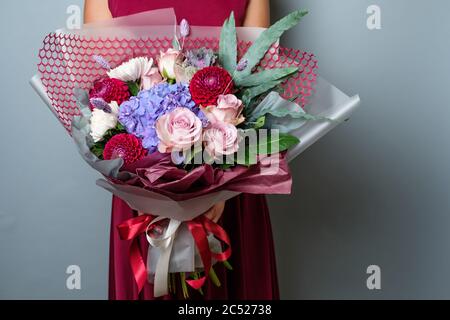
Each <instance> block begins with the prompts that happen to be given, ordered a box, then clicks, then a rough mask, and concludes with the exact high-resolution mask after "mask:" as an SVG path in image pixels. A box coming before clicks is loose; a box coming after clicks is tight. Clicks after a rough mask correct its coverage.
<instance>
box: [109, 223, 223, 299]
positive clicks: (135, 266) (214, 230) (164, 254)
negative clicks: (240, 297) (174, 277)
mask: <svg viewBox="0 0 450 320" xmlns="http://www.w3.org/2000/svg"><path fill="white" fill-rule="evenodd" d="M163 220H166V218H162V217H159V218H155V217H154V216H152V215H148V214H144V215H141V216H138V217H135V218H132V219H129V220H127V221H125V222H124V223H122V224H120V225H118V226H117V229H118V231H119V236H120V239H122V240H131V241H132V243H131V246H130V264H131V268H132V271H133V275H134V279H135V281H136V284H137V287H138V292H141V291H142V289H143V288H144V286H145V283H146V281H147V267H146V265H145V262H144V259H143V257H142V255H141V252H140V250H139V244H138V238H139V236H140V235H142V234H145V235H146V237H147V241H148V242H149V244H150V245H151V246H153V247H158V248H160V250H161V256H160V258H159V261H158V263H157V266H156V271H155V286H154V296H155V297H161V296H164V295H166V294H168V285H167V278H168V270H169V263H170V256H171V253H172V248H173V243H174V240H175V237H176V232H177V230H178V228H179V227H180V225H181V224H182V222H180V221H176V220H173V219H171V220H170V221H169V225H168V227H167V228H166V230H165V232H164V234H163V236H162V237H161V238H156V239H155V238H152V237H150V236H149V230H150V228H151V227H152V226H155V224H156V223H158V222H161V221H163ZM187 226H188V229H189V231H190V232H191V234H192V236H193V238H194V241H195V244H196V246H197V248H198V251H199V253H200V257H201V259H202V263H203V267H204V269H205V275H204V276H203V277H201V278H199V279H195V280H186V282H187V283H188V284H189V286H191V287H192V288H194V289H196V290H198V289H200V288H201V287H203V285H204V284H205V281H206V279H207V277H208V275H209V271H210V270H211V268H212V259H215V260H216V261H226V260H228V259H229V258H230V256H231V241H230V238H229V237H228V234H227V233H226V232H225V230H224V229H223V228H222V227H220V226H219V225H218V224H216V223H214V222H213V221H211V220H209V219H208V218H206V217H205V216H200V217H198V218H195V219H194V220H192V221H188V222H187ZM208 234H213V235H214V236H215V237H216V238H217V239H218V240H221V241H222V242H224V243H225V244H226V245H227V249H226V250H225V251H223V252H220V253H216V252H212V251H211V249H210V247H209V242H208Z"/></svg>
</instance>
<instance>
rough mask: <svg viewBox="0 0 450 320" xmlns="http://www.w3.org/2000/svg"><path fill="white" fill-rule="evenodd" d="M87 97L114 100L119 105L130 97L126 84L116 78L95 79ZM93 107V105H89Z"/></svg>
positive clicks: (109, 101)
mask: <svg viewBox="0 0 450 320" xmlns="http://www.w3.org/2000/svg"><path fill="white" fill-rule="evenodd" d="M89 98H91V99H92V98H102V99H103V100H105V101H106V102H107V103H111V102H112V101H116V102H117V103H118V104H119V106H120V105H121V104H122V102H124V101H127V100H128V99H130V90H129V89H128V85H127V84H126V83H125V82H123V81H121V80H118V79H112V78H104V79H100V80H97V81H96V82H95V83H94V87H93V88H92V89H91V91H90V92H89ZM91 108H92V109H93V107H92V106H91Z"/></svg>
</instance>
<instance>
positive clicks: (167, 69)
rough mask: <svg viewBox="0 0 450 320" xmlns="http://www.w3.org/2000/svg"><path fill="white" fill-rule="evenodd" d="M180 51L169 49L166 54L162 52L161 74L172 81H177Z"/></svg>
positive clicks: (159, 65)
mask: <svg viewBox="0 0 450 320" xmlns="http://www.w3.org/2000/svg"><path fill="white" fill-rule="evenodd" d="M180 54H181V53H180V51H178V50H175V49H169V50H167V51H166V52H160V55H159V59H158V67H159V72H160V73H161V74H162V75H163V77H165V78H167V79H171V80H175V78H176V73H175V66H176V64H177V60H178V57H179V56H180Z"/></svg>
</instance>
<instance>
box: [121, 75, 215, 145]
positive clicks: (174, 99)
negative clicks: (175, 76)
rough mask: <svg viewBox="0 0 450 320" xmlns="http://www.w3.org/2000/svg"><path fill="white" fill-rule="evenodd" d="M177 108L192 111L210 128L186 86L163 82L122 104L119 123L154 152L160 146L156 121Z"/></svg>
mask: <svg viewBox="0 0 450 320" xmlns="http://www.w3.org/2000/svg"><path fill="white" fill-rule="evenodd" d="M177 107H184V108H188V109H190V110H191V111H192V112H194V113H195V114H196V115H197V116H198V117H199V118H200V119H201V120H202V122H203V124H204V125H205V126H206V125H207V119H206V117H205V115H204V114H203V112H202V111H201V110H200V108H199V107H198V106H197V105H196V104H195V102H194V101H193V100H192V98H191V94H190V92H189V87H188V85H187V84H184V83H177V84H168V83H161V84H158V85H156V86H154V87H152V88H151V89H150V90H145V91H141V92H140V93H139V95H138V96H137V97H132V98H131V99H130V100H129V101H126V102H124V103H122V105H121V106H120V113H119V122H120V123H121V124H122V125H123V126H124V127H125V129H126V130H127V132H128V133H131V134H134V135H135V136H136V137H138V138H141V139H142V144H143V146H144V148H146V149H147V150H149V151H150V152H154V151H156V149H157V146H158V144H159V139H158V136H157V134H156V129H155V124H156V121H157V120H158V119H159V118H160V117H161V116H163V115H164V114H166V113H168V112H170V111H172V110H173V109H175V108H177Z"/></svg>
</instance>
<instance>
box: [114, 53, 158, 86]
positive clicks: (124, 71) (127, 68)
mask: <svg viewBox="0 0 450 320" xmlns="http://www.w3.org/2000/svg"><path fill="white" fill-rule="evenodd" d="M152 67H153V59H151V58H150V59H149V58H147V57H139V58H133V59H131V60H129V61H127V62H125V63H122V64H121V65H120V66H118V67H117V68H115V69H112V70H110V71H108V76H109V77H110V78H115V79H119V80H122V81H124V82H129V81H137V80H140V79H141V78H142V77H143V76H145V75H147V74H149V73H150V71H151V69H152Z"/></svg>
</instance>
